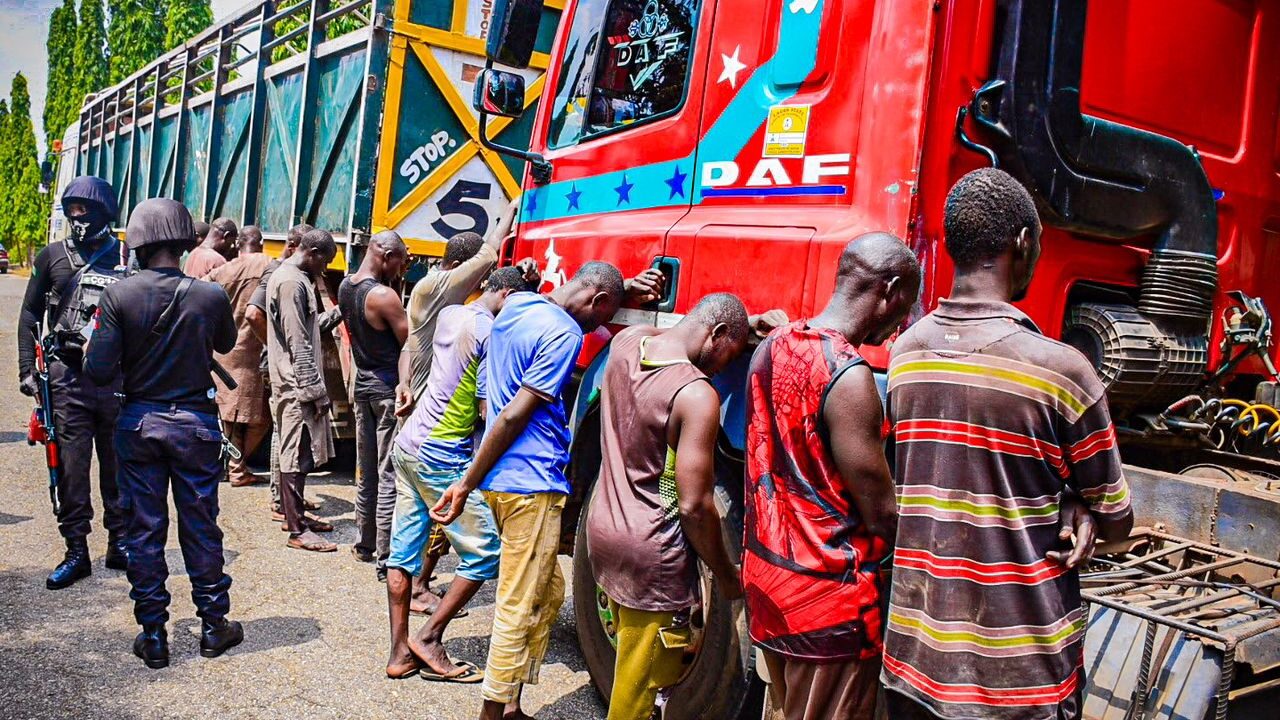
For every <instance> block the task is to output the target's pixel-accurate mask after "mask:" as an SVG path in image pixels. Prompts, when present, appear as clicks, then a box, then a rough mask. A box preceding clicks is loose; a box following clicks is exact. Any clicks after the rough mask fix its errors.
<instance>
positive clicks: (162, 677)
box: [0, 275, 604, 720]
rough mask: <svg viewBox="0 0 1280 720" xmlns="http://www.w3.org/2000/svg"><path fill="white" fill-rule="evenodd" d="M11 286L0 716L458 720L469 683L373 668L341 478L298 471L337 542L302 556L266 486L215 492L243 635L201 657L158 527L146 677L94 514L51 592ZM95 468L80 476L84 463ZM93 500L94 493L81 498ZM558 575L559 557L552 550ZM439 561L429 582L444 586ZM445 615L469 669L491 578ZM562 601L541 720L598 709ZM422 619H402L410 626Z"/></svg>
mask: <svg viewBox="0 0 1280 720" xmlns="http://www.w3.org/2000/svg"><path fill="white" fill-rule="evenodd" d="M25 284H26V281H25V279H24V278H19V277H14V276H13V275H2V276H0V318H2V320H0V346H3V348H2V349H0V718H3V719H6V720H7V719H9V718H15V719H16V718H23V719H26V718H81V719H84V720H89V719H93V718H104V719H105V718H112V719H113V720H132V719H134V718H137V719H141V718H291V719H292V718H299V717H306V718H317V719H319V718H383V717H386V718H391V717H396V718H403V717H412V718H421V719H422V720H455V719H456V720H463V719H469V718H474V717H476V716H477V711H478V709H479V704H480V694H479V689H478V686H475V685H441V684H436V683H427V682H424V681H422V680H420V679H417V678H410V679H407V680H400V681H392V680H387V679H386V678H385V675H384V673H383V668H384V666H385V664H386V651H387V642H388V635H387V620H386V595H385V589H384V586H383V585H382V584H380V583H378V582H377V581H376V580H375V579H374V574H373V570H372V568H371V566H368V565H362V564H360V563H358V562H356V561H355V559H354V558H352V556H351V554H350V552H349V547H350V544H351V542H352V541H353V540H354V538H355V529H354V512H353V506H352V499H353V497H354V488H353V486H352V482H351V475H350V473H349V472H345V473H340V472H335V473H332V474H329V475H326V476H323V477H316V478H313V479H312V480H311V481H310V482H309V483H308V495H309V497H312V498H313V499H317V500H320V501H322V502H323V507H322V509H321V512H320V514H321V515H322V516H324V517H327V518H330V519H333V520H334V522H335V524H336V525H337V526H338V529H337V530H336V531H335V533H333V536H334V539H335V540H336V541H338V542H339V543H340V544H341V547H340V548H339V551H338V552H337V553H334V554H329V555H311V554H307V553H303V552H300V551H297V550H290V549H287V548H286V547H285V544H284V542H285V535H284V533H282V532H280V530H279V529H278V527H277V526H276V525H275V524H273V523H271V522H270V517H269V515H268V512H267V503H268V497H269V495H268V491H267V489H266V486H264V485H259V486H253V487H248V488H231V487H230V486H228V485H225V484H224V485H222V486H221V492H220V497H221V501H222V515H221V525H222V528H223V530H224V531H225V533H226V556H227V571H228V572H229V573H230V575H231V577H232V578H233V580H234V584H233V585H232V588H231V601H232V611H231V617H232V618H234V619H238V620H241V621H243V622H244V625H245V642H244V644H243V645H241V646H240V647H238V648H236V649H234V650H232V651H231V652H229V653H228V654H227V655H225V656H223V657H221V658H217V659H213V660H208V659H204V658H201V657H200V656H199V654H198V652H197V651H198V649H199V636H198V633H199V621H198V620H197V619H196V618H195V611H194V607H193V606H192V604H191V599H190V584H189V583H188V581H187V579H186V576H185V574H184V571H183V564H182V555H181V554H180V552H179V550H178V545H177V534H176V520H175V521H172V522H171V523H170V538H169V547H168V552H167V556H168V560H169V570H170V574H171V577H170V579H169V591H170V593H172V595H173V604H172V606H171V608H170V612H171V615H172V619H171V621H170V623H169V639H170V651H171V654H172V661H171V665H170V666H169V667H168V668H167V669H164V670H158V671H157V670H148V669H147V668H145V667H144V666H143V665H142V662H141V661H140V660H138V659H137V658H135V657H134V656H133V654H132V653H131V650H130V648H131V643H132V641H133V637H134V635H135V634H137V631H138V628H137V626H136V625H135V624H134V621H133V613H132V603H131V602H130V601H129V597H128V592H129V584H128V582H127V581H126V580H125V577H124V573H123V572H118V571H114V570H107V569H105V568H104V567H103V565H102V554H103V552H104V545H105V542H106V534H105V532H104V531H103V529H102V527H101V524H100V520H97V519H95V528H94V532H93V534H92V535H91V536H90V538H89V540H90V550H91V552H92V555H93V576H92V577H91V578H89V579H87V580H83V581H81V582H79V583H77V584H76V585H75V586H73V587H71V588H69V589H66V590H61V591H57V592H52V591H49V590H46V589H45V587H44V578H45V575H46V574H47V573H48V572H49V570H50V569H52V568H53V567H54V565H55V564H56V563H57V562H58V561H59V560H60V559H61V556H62V550H63V547H62V542H61V539H60V538H59V536H58V532H57V527H56V525H55V522H54V519H53V516H52V514H51V512H50V507H49V501H48V495H47V493H46V491H45V484H46V482H47V476H46V474H45V468H44V456H43V449H42V448H40V447H28V446H27V444H26V425H27V420H28V418H29V416H30V412H31V401H30V400H29V399H28V398H26V397H24V396H22V395H21V394H20V393H19V392H18V389H17V380H16V375H17V371H16V365H15V363H16V349H15V348H16V344H15V340H14V333H15V327H16V325H17V317H18V308H19V304H20V302H21V297H22V293H23V290H24V288H25ZM95 472H96V471H95ZM94 507H95V509H98V510H99V511H100V509H101V501H100V498H99V497H98V494H97V491H96V489H95V492H94ZM561 561H562V562H563V563H565V565H564V569H565V570H566V575H568V564H567V558H561ZM452 568H453V560H452V557H451V558H448V559H446V560H445V561H443V562H442V564H441V570H442V572H441V573H440V578H439V580H438V581H437V587H439V586H440V585H441V584H443V583H447V582H448V581H449V580H450V579H451V577H452V576H451V575H450V574H449V572H448V571H449V570H451V569H452ZM470 609H471V614H470V616H469V617H466V618H462V619H460V620H457V621H455V622H454V623H453V625H452V626H451V627H450V629H449V635H448V637H447V638H446V642H445V644H446V646H447V647H448V649H449V651H450V653H451V654H452V655H453V656H454V657H456V658H459V659H463V660H470V661H472V662H475V663H476V664H478V665H480V666H483V665H484V660H485V655H486V652H487V649H488V638H489V628H490V623H491V621H492V618H493V590H492V585H490V586H488V587H486V588H484V589H483V590H482V591H481V592H480V594H479V595H477V597H476V598H475V599H474V600H473V601H472V603H471V605H470ZM572 617H573V608H572V601H571V600H567V601H566V602H565V605H564V608H563V610H562V611H561V615H560V621H559V623H558V624H557V625H556V628H555V631H554V634H553V636H552V639H551V651H550V653H549V654H548V657H547V662H546V665H545V666H544V667H543V671H542V682H541V684H539V685H536V686H531V687H528V688H526V690H525V710H526V711H527V712H531V713H533V714H534V715H535V716H536V717H537V718H540V719H543V720H549V719H553V718H554V719H559V718H573V719H575V720H577V719H579V718H580V719H583V720H590V719H592V718H602V717H603V716H604V711H603V708H602V705H601V703H600V701H599V699H598V698H597V695H596V692H595V690H594V688H593V687H592V686H591V684H590V680H589V678H588V677H587V673H586V670H585V666H584V664H583V662H582V658H581V657H580V655H579V652H578V648H577V639H576V637H575V635H574V630H573V621H572ZM420 622H422V620H421V619H418V618H415V619H414V621H413V623H414V624H413V627H414V628H416V627H417V624H418V623H420Z"/></svg>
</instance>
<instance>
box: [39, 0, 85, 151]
mask: <svg viewBox="0 0 1280 720" xmlns="http://www.w3.org/2000/svg"><path fill="white" fill-rule="evenodd" d="M75 46H76V4H75V0H63V2H62V5H61V6H59V7H56V8H54V9H53V14H52V15H51V16H50V17H49V40H48V42H47V43H46V47H47V48H48V49H49V78H48V83H47V85H46V86H45V97H44V134H45V147H50V148H51V147H53V141H54V140H57V139H59V138H61V137H62V133H63V131H65V130H66V129H67V125H70V124H71V120H72V118H74V117H75V113H77V112H78V111H79V110H80V108H79V103H80V100H82V99H83V98H76V90H77V88H78V87H79V81H78V80H77V79H76V68H75V56H74V55H75Z"/></svg>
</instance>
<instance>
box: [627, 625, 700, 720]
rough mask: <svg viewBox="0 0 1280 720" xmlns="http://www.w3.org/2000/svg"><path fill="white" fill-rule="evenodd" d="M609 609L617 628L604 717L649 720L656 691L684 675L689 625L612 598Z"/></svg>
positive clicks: (672, 683)
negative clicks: (616, 657) (614, 659)
mask: <svg viewBox="0 0 1280 720" xmlns="http://www.w3.org/2000/svg"><path fill="white" fill-rule="evenodd" d="M609 609H610V610H611V611H612V612H613V623H614V627H615V628H617V631H618V660H617V663H616V664H615V665H614V669H613V692H612V693H611V694H610V695H609V719H608V720H649V718H650V717H651V716H652V715H653V705H654V702H655V701H656V700H657V699H658V691H660V690H662V689H663V688H665V687H669V686H671V685H675V684H676V682H677V681H678V680H679V679H680V676H681V675H683V674H684V670H685V667H684V663H683V659H684V650H685V648H686V647H688V646H689V641H690V637H691V631H690V628H689V624H688V622H683V623H680V624H679V625H677V623H676V622H675V617H674V615H675V613H672V612H670V611H668V612H649V611H646V610H635V609H632V608H629V607H626V606H625V605H619V604H618V603H616V602H614V601H612V600H610V601H609Z"/></svg>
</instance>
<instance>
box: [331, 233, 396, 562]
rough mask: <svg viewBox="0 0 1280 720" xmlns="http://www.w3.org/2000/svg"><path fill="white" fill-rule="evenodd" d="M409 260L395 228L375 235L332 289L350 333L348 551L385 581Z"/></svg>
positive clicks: (394, 501) (394, 486) (394, 494)
mask: <svg viewBox="0 0 1280 720" xmlns="http://www.w3.org/2000/svg"><path fill="white" fill-rule="evenodd" d="M408 258H409V251H408V248H406V247H405V244H404V241H403V240H401V239H400V236H399V235H397V234H396V233H395V232H392V231H390V230H386V231H383V232H380V233H378V234H377V235H374V236H373V238H371V239H370V240H369V247H368V248H367V249H366V250H365V254H364V260H363V261H361V263H360V269H359V270H357V271H356V273H355V274H354V275H352V276H350V277H348V278H346V279H345V280H343V281H342V286H341V287H339V288H338V307H339V309H340V310H341V311H342V320H343V322H344V323H345V324H346V326H347V333H348V334H349V335H350V337H351V355H352V359H353V360H354V364H355V390H354V392H353V400H354V408H355V415H356V463H357V467H358V472H357V474H356V529H357V530H358V532H359V533H360V538H359V539H358V540H357V541H356V543H355V545H354V546H352V548H351V554H353V555H355V557H356V559H357V560H359V561H361V562H376V563H377V574H378V577H379V579H385V578H386V572H387V570H386V562H387V555H388V554H389V552H390V541H391V517H392V515H393V514H394V512H395V504H396V475H395V468H394V467H393V466H392V464H391V442H392V440H394V439H395V435H396V413H395V406H396V386H397V385H398V384H399V382H400V377H399V371H398V367H397V366H398V365H399V362H400V349H401V348H403V347H404V343H405V339H406V338H407V337H408V335H409V321H408V317H407V316H406V315H405V310H404V305H402V304H401V302H400V292H399V291H398V290H397V289H396V288H397V286H398V285H399V284H400V279H401V276H402V275H403V274H404V269H405V263H406V261H407V260H408Z"/></svg>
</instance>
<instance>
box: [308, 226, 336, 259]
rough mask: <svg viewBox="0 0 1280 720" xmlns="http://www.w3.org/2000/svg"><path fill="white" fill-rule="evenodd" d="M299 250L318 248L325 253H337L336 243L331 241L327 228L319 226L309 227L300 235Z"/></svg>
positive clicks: (331, 254)
mask: <svg viewBox="0 0 1280 720" xmlns="http://www.w3.org/2000/svg"><path fill="white" fill-rule="evenodd" d="M298 249H299V250H307V249H314V250H319V251H320V252H322V253H325V254H326V255H330V256H333V255H337V254H338V244H337V243H336V242H334V241H333V236H332V235H330V234H329V231H328V230H321V229H320V228H311V229H310V230H308V231H307V234H306V235H303V236H302V242H300V243H298Z"/></svg>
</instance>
